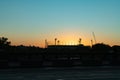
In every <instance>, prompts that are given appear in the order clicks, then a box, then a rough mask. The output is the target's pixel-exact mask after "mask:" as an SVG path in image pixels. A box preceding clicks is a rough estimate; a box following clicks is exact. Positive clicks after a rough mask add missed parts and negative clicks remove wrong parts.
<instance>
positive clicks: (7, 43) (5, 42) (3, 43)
mask: <svg viewBox="0 0 120 80" xmlns="http://www.w3.org/2000/svg"><path fill="white" fill-rule="evenodd" d="M10 44H11V42H10V41H8V38H5V37H0V46H10Z"/></svg>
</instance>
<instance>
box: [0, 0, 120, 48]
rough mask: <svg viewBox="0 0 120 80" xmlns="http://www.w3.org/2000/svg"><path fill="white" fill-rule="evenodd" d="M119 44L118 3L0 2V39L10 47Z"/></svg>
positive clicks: (110, 0) (67, 0) (81, 0)
mask: <svg viewBox="0 0 120 80" xmlns="http://www.w3.org/2000/svg"><path fill="white" fill-rule="evenodd" d="M93 31H94V33H95V35H96V38H97V42H104V43H107V44H110V45H114V44H118V45H120V35H119V34H120V0H0V36H5V37H8V38H9V39H10V40H11V41H12V44H13V45H14V44H15V45H16V44H25V45H37V46H40V45H43V43H44V39H48V41H49V42H50V43H53V42H52V39H53V40H54V38H55V37H57V38H59V39H60V40H61V41H62V43H67V41H68V42H70V41H73V43H76V42H77V38H78V39H79V37H81V38H82V39H83V44H86V45H89V43H90V42H89V41H90V40H91V39H93V37H92V34H91V33H92V32H93Z"/></svg>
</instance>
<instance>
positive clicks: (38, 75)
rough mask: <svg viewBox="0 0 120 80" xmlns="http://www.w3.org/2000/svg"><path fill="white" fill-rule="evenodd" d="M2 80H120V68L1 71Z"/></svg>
mask: <svg viewBox="0 0 120 80" xmlns="http://www.w3.org/2000/svg"><path fill="white" fill-rule="evenodd" d="M0 80H120V67H115V66H114V67H112V66H99V67H65V68H55V67H54V68H53V67H46V68H20V69H19V68H16V69H1V70H0Z"/></svg>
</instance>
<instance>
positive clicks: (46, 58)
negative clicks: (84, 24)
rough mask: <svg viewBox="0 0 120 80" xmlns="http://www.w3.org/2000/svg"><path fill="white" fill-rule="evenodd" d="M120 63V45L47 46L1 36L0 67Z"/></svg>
mask: <svg viewBox="0 0 120 80" xmlns="http://www.w3.org/2000/svg"><path fill="white" fill-rule="evenodd" d="M101 65H111V66H120V46H117V45H116V46H112V47H111V46H109V45H106V44H103V43H98V44H95V45H93V46H92V47H90V46H84V45H77V46H65V45H53V46H48V48H39V47H35V46H23V45H20V46H11V45H10V42H9V41H8V39H7V38H4V37H1V38H0V68H9V67H44V66H56V67H61V66H63V67H65V66H101Z"/></svg>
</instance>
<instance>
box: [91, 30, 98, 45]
mask: <svg viewBox="0 0 120 80" xmlns="http://www.w3.org/2000/svg"><path fill="white" fill-rule="evenodd" d="M92 35H93V38H94V41H95V44H96V43H97V41H96V37H95V34H94V32H92Z"/></svg>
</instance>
